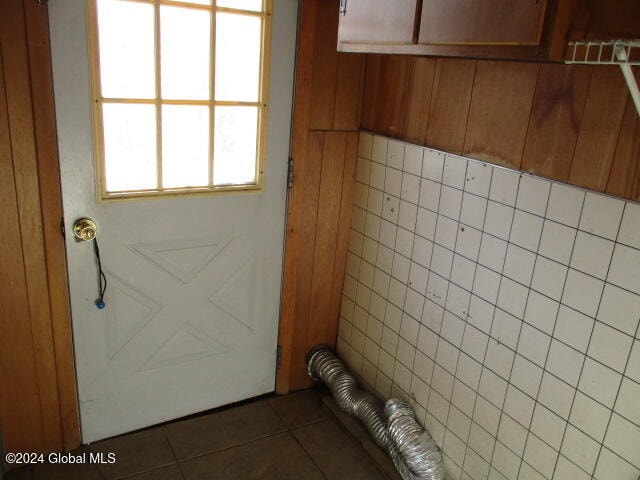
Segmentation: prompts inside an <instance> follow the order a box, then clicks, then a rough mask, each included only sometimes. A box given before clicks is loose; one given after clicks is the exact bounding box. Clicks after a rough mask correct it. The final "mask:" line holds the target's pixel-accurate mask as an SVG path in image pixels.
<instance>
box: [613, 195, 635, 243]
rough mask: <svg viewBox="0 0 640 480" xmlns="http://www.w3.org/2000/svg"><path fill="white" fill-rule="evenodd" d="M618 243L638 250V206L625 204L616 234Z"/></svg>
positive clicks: (630, 203)
mask: <svg viewBox="0 0 640 480" xmlns="http://www.w3.org/2000/svg"><path fill="white" fill-rule="evenodd" d="M618 242H620V243H624V244H625V245H628V246H630V247H634V248H638V249H640V204H638V203H632V202H627V203H626V205H625V208H624V213H623V215H622V224H621V225H620V232H618Z"/></svg>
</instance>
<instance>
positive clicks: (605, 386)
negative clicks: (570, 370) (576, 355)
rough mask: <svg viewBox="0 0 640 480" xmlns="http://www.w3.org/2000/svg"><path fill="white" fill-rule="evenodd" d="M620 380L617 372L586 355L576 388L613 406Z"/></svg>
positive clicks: (620, 377)
mask: <svg viewBox="0 0 640 480" xmlns="http://www.w3.org/2000/svg"><path fill="white" fill-rule="evenodd" d="M621 381H622V376H621V375H620V374H619V373H617V372H614V371H613V370H611V369H610V368H609V367H606V366H604V365H602V364H601V363H598V362H596V361H595V360H592V359H591V358H589V357H587V358H586V359H585V362H584V368H583V369H582V375H581V376H580V383H578V389H579V390H580V391H581V392H583V393H585V394H587V395H589V396H590V397H591V398H593V399H595V400H597V401H598V402H600V403H601V404H603V405H604V406H605V407H609V408H613V404H614V402H615V399H616V394H617V393H618V387H619V386H620V382H621Z"/></svg>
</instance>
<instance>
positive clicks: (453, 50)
mask: <svg viewBox="0 0 640 480" xmlns="http://www.w3.org/2000/svg"><path fill="white" fill-rule="evenodd" d="M574 6H575V0H387V1H385V0H374V1H367V0H342V4H341V8H340V29H339V35H338V50H341V51H347V52H367V53H397V54H410V55H442V56H454V57H455V56H459V57H475V58H509V59H545V60H546V59H552V60H560V59H562V55H563V53H564V47H565V45H566V39H567V32H568V31H569V19H570V18H571V17H572V14H573V12H574Z"/></svg>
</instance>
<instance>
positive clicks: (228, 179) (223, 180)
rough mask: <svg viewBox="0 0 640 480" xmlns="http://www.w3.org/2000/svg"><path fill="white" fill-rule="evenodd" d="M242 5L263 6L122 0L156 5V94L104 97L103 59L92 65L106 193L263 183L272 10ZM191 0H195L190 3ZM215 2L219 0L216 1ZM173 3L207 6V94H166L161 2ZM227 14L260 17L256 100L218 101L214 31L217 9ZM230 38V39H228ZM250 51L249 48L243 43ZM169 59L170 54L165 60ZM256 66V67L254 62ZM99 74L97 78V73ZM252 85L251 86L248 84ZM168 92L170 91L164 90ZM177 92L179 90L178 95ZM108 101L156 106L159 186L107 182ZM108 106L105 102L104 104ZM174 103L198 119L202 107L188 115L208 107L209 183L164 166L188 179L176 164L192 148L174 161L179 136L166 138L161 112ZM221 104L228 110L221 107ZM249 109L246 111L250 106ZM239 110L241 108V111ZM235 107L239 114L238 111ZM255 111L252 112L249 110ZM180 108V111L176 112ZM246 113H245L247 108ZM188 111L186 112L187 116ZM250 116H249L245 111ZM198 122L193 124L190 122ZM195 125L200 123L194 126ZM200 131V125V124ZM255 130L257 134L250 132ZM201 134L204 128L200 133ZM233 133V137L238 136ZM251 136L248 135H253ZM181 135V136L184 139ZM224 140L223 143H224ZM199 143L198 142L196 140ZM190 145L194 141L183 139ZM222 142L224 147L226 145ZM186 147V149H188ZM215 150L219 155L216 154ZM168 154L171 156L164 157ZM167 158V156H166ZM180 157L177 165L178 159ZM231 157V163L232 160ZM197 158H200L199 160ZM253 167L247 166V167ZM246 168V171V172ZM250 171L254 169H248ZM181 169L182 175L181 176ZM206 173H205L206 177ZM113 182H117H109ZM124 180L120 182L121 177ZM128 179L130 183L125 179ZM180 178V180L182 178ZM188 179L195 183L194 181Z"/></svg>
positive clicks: (251, 1) (252, 0) (246, 1)
mask: <svg viewBox="0 0 640 480" xmlns="http://www.w3.org/2000/svg"><path fill="white" fill-rule="evenodd" d="M100 1H109V0H94V2H93V7H94V12H93V15H94V18H93V25H92V27H93V28H94V31H95V37H94V39H93V41H94V42H95V43H94V45H93V47H94V52H95V53H97V52H98V50H97V49H98V47H99V45H97V44H98V35H99V32H98V28H99V27H98V23H97V22H98V18H97V17H98V15H97V10H98V8H97V4H98V2H100ZM239 1H240V3H241V4H243V5H242V6H243V7H244V6H245V5H248V6H252V5H254V6H255V5H258V4H260V5H261V7H260V8H261V9H260V10H255V11H254V10H249V9H247V10H245V9H243V8H231V7H228V6H216V5H208V4H207V2H206V0H183V1H174V0H118V2H120V3H125V4H135V3H138V4H149V5H151V6H153V9H154V33H153V36H154V39H153V43H154V70H155V82H154V83H155V85H154V87H155V98H133V97H131V98H129V97H126V98H119V97H108V96H107V97H105V96H103V94H102V89H101V86H102V84H101V81H100V79H99V68H100V63H99V59H98V58H96V55H95V54H94V59H95V63H96V64H95V68H94V92H95V94H96V95H95V96H96V97H97V98H96V107H97V108H96V112H97V115H99V117H100V118H99V119H98V122H97V124H98V125H99V128H100V129H101V130H102V131H100V132H99V135H100V136H101V139H100V140H101V141H100V142H98V143H99V147H98V148H99V150H100V152H99V157H100V158H101V160H102V162H101V163H102V165H101V168H100V171H101V173H102V178H101V182H100V183H101V191H102V192H103V198H108V197H123V196H129V194H133V195H135V194H140V193H142V194H145V193H146V194H151V193H162V192H180V191H193V192H198V191H217V190H220V191H226V190H247V189H254V188H260V187H261V180H262V173H263V172H262V165H261V164H262V155H263V154H262V150H263V142H264V139H263V138H262V137H263V134H264V125H263V124H264V119H265V113H266V107H267V105H266V103H264V101H263V99H264V98H265V95H266V91H265V90H266V89H265V85H264V80H263V76H264V69H265V63H266V51H265V39H266V38H267V36H268V33H269V32H268V30H269V25H268V24H267V21H268V20H270V19H269V17H268V16H269V13H268V11H266V9H265V5H264V3H265V2H258V3H256V0H239ZM192 2H193V3H192ZM213 3H214V4H215V0H213ZM226 3H227V4H229V3H230V1H229V0H226ZM165 6H166V7H171V8H173V9H174V10H184V11H185V12H187V11H189V10H191V11H206V12H208V13H209V17H208V20H209V21H208V23H209V28H208V33H209V49H210V51H209V54H208V61H209V68H208V84H209V88H208V97H209V98H208V99H204V98H163V81H164V82H166V78H163V75H162V68H163V58H162V48H161V46H162V42H163V40H164V41H166V40H165V39H163V37H162V35H163V29H162V22H163V7H165ZM221 13H222V14H225V15H226V16H227V18H229V19H232V20H233V19H238V20H239V19H240V18H242V17H246V18H257V19H259V22H258V23H257V25H258V29H259V45H258V46H256V48H258V54H257V62H258V63H257V65H259V66H258V70H257V76H258V79H259V80H258V82H259V83H258V84H257V87H256V90H257V91H256V96H257V98H256V99H255V100H257V101H253V100H251V101H249V100H235V99H234V98H238V97H239V96H243V94H241V93H238V92H237V91H234V94H232V95H227V96H228V97H229V98H225V99H219V100H216V95H217V91H216V53H217V50H216V33H217V28H216V27H217V25H216V20H217V18H218V15H219V14H221ZM227 43H228V42H227ZM245 50H246V48H245ZM165 60H166V59H165ZM251 68H255V67H251ZM96 74H97V77H98V78H96ZM250 89H251V88H250ZM165 96H166V95H165ZM174 96H175V95H174ZM107 105H114V106H116V105H123V106H125V105H131V106H132V107H133V106H135V105H140V106H143V105H153V106H154V107H155V108H154V110H155V131H156V142H155V157H156V168H155V172H153V173H154V174H155V177H156V185H155V188H149V187H148V186H146V187H143V186H142V185H140V188H135V189H132V190H126V189H118V188H110V184H109V182H108V181H107V180H108V178H107V177H108V175H107V174H106V171H105V168H106V165H105V163H106V160H107V159H106V158H105V152H106V150H105V141H106V140H107V139H106V138H105V131H104V125H103V121H104V108H105V107H106V106H107ZM103 106H104V107H103ZM170 106H171V107H174V108H178V107H185V108H186V109H187V110H182V111H181V112H182V115H183V118H189V117H191V120H193V119H195V118H197V120H198V121H202V120H203V118H204V117H202V115H201V113H202V112H203V111H204V110H200V112H201V113H200V114H198V115H195V116H194V115H190V114H189V113H188V112H189V111H191V113H194V112H195V111H196V110H194V109H197V108H202V107H206V108H207V113H208V115H207V116H206V118H207V122H206V123H204V124H201V125H200V127H202V125H206V127H207V128H206V131H207V132H208V135H207V134H206V133H205V134H204V135H207V138H206V145H207V146H206V149H207V150H208V151H207V153H206V155H207V158H206V182H203V184H202V185H198V184H197V183H198V182H197V181H195V182H194V181H193V179H191V180H184V182H185V183H186V184H185V185H176V182H175V178H174V181H173V183H172V181H171V179H170V177H167V176H166V175H165V173H166V174H167V175H169V174H170V172H164V170H166V168H163V167H166V166H165V165H164V163H165V162H167V161H169V162H170V163H171V165H172V167H171V168H172V171H173V172H174V174H175V175H176V176H177V177H178V178H182V179H185V178H189V175H188V174H186V176H185V174H184V172H180V170H179V168H178V169H177V170H176V168H177V167H176V165H179V166H181V165H182V163H181V162H183V161H184V162H187V163H189V157H188V152H186V153H185V154H184V155H183V157H180V158H179V160H176V159H177V158H178V157H176V155H177V153H176V152H177V150H176V139H175V138H174V139H173V140H172V141H171V140H166V141H165V139H164V137H165V136H166V135H167V132H168V131H167V130H163V123H164V122H166V121H167V120H166V119H164V118H163V117H164V116H165V115H166V112H167V111H168V110H166V109H167V108H170ZM225 107H234V108H231V109H230V110H229V108H225ZM220 108H223V109H224V110H220V111H219V109H220ZM247 108H248V110H246V109H247ZM237 109H239V110H237ZM223 111H224V112H225V114H224V115H222V114H219V113H216V112H223ZM234 111H235V113H234ZM251 111H253V112H254V113H251ZM176 112H177V111H176ZM243 112H244V113H243ZM184 115H186V117H185V116H184ZM247 115H248V116H247ZM216 119H218V121H220V119H223V123H224V122H228V123H229V124H231V125H234V126H235V128H236V131H235V132H234V131H232V130H229V128H226V127H225V125H222V126H221V127H220V128H217V127H216ZM172 124H173V125H174V126H179V125H180V124H179V122H178V123H176V122H175V121H173V123H172ZM192 125H195V124H192ZM196 126H197V125H196ZM199 130H200V131H202V128H200V129H199ZM216 132H223V134H224V135H226V136H229V135H231V137H233V138H231V137H230V138H228V139H226V140H222V138H220V139H218V141H217V140H216ZM244 132H246V135H245V136H244V137H242V138H241V137H240V136H239V135H238V134H239V133H243V134H244ZM252 132H253V133H252ZM201 133H202V132H201ZM182 135H183V137H184V138H189V135H188V129H187V130H184V129H183V130H182ZM234 135H235V136H234ZM252 135H253V140H252V139H251V138H249V137H252ZM183 137H180V138H183ZM191 140H192V141H194V142H195V137H192V138H191ZM220 142H223V143H220ZM252 142H253V148H254V150H253V151H250V150H248V148H247V145H249V146H251V145H252ZM195 143H197V142H195ZM185 145H191V144H185ZM223 145H224V147H223ZM169 146H170V149H171V152H168V151H167V152H165V149H166V148H169ZM194 148H195V147H193V148H192V149H191V152H194V151H195V150H198V151H199V154H200V155H202V154H203V151H202V149H201V148H198V149H195V150H194ZM185 150H188V149H185ZM216 151H217V152H218V155H216ZM179 153H180V154H181V155H182V153H183V150H182V149H179ZM166 155H169V156H170V157H166ZM217 156H218V157H219V158H218V160H219V161H221V162H223V163H222V164H221V165H220V167H218V168H217V167H216V164H215V161H216V157H217ZM165 157H166V158H165ZM190 160H191V163H192V164H193V161H194V158H190ZM176 161H178V164H176ZM229 162H231V163H229ZM196 163H197V162H196ZM197 168H198V169H200V170H201V169H202V167H197ZM234 168H240V169H241V171H240V172H233V169H234ZM248 168H249V170H247V169H248ZM222 171H224V172H226V173H225V174H221V173H216V172H222ZM243 172H244V173H243ZM247 172H251V174H248V173H247ZM180 173H182V175H180ZM203 178H204V177H203ZM111 183H112V184H113V182H111ZM121 183H122V182H121ZM125 183H126V182H125ZM178 183H180V181H178ZM189 183H193V185H190V184H189Z"/></svg>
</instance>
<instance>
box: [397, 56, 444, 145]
mask: <svg viewBox="0 0 640 480" xmlns="http://www.w3.org/2000/svg"><path fill="white" fill-rule="evenodd" d="M435 68H436V60H435V59H433V58H423V57H414V58H412V59H411V68H410V73H409V75H410V77H409V81H408V86H407V91H406V95H407V96H406V97H405V100H404V102H403V103H404V104H405V105H406V108H405V116H404V123H403V125H402V133H401V136H402V138H403V139H405V140H407V141H409V142H413V143H419V144H420V143H423V142H424V138H425V135H426V132H427V123H428V121H429V107H430V104H431V92H432V89H433V78H434V73H435Z"/></svg>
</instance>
